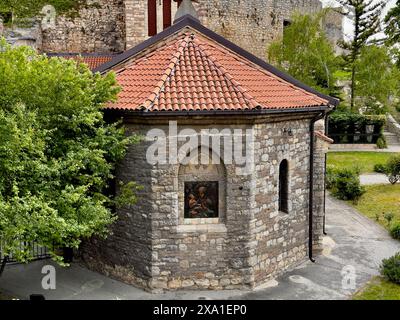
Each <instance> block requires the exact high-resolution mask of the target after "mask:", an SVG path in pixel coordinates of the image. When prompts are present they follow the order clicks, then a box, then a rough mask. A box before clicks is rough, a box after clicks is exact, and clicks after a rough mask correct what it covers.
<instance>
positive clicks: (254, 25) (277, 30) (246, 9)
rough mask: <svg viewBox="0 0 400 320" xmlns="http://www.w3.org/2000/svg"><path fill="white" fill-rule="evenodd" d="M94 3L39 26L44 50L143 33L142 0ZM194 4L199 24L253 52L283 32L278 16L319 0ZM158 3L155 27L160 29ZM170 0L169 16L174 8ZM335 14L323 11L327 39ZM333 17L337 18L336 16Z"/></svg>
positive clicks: (112, 46) (132, 38)
mask: <svg viewBox="0 0 400 320" xmlns="http://www.w3.org/2000/svg"><path fill="white" fill-rule="evenodd" d="M88 3H89V4H93V3H97V4H98V6H95V7H90V8H83V9H82V10H81V11H80V12H79V17H78V18H75V19H68V18H66V17H63V16H59V17H58V18H57V21H56V26H55V27H54V28H49V29H46V30H44V31H43V46H42V49H43V51H45V52H120V51H123V50H125V49H129V48H131V47H133V46H135V45H137V44H139V43H141V42H143V41H144V40H146V39H148V27H147V24H148V23H147V21H148V19H147V0H112V1H106V0H88ZM194 5H195V7H196V9H197V11H198V13H199V17H200V20H201V22H202V24H203V25H205V26H206V27H208V28H209V29H211V30H213V31H215V32H216V33H218V34H220V35H222V36H224V37H225V38H227V39H228V40H231V41H232V42H234V43H235V44H237V45H239V46H240V47H242V48H244V49H246V50H248V51H250V52H251V53H253V54H255V55H257V56H258V57H261V58H265V57H266V51H267V47H268V45H269V44H270V43H271V42H272V41H274V40H276V39H278V38H280V37H281V36H282V34H283V29H284V21H289V20H290V17H291V15H292V13H293V12H295V11H298V12H301V13H314V12H318V11H319V10H321V8H322V5H321V3H320V1H319V0H290V1H277V0H197V1H196V2H194ZM161 8H162V4H161V3H159V5H158V13H157V20H158V31H161V30H162V27H161V26H162V11H161ZM176 10H177V8H176V3H175V2H173V7H172V17H174V15H175V13H176ZM339 20H340V17H339V16H338V15H335V14H331V15H329V16H328V18H327V21H326V25H327V27H326V29H327V31H328V35H329V36H330V37H331V38H332V39H331V41H332V42H333V43H335V42H337V39H338V37H339V38H340V32H341V30H340V26H341V24H340V21H339ZM338 21H339V22H338Z"/></svg>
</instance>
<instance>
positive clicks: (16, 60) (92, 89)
mask: <svg viewBox="0 0 400 320" xmlns="http://www.w3.org/2000/svg"><path fill="white" fill-rule="evenodd" d="M0 74H1V77H0V135H1V139H0V241H1V243H2V249H3V252H2V253H3V254H4V255H12V256H13V257H15V258H16V259H18V260H19V261H22V262H24V261H29V259H30V258H31V253H30V252H29V250H21V247H20V245H21V243H23V242H31V241H36V242H38V243H39V244H40V245H43V246H47V247H48V248H49V249H50V250H52V251H51V253H52V255H53V257H54V258H55V259H56V260H57V261H61V260H60V259H61V258H60V257H59V254H60V252H59V251H58V250H57V249H58V248H63V247H71V248H77V247H78V246H79V244H80V242H81V240H82V239H83V238H88V237H90V236H92V235H98V236H106V235H107V233H108V228H107V227H108V226H109V225H110V224H111V223H112V222H113V221H114V220H115V219H116V216H115V214H114V213H113V207H114V206H115V205H117V204H119V205H127V204H131V203H134V202H135V201H136V196H135V191H136V190H137V189H138V188H139V187H138V186H137V185H136V184H135V183H134V182H129V183H127V184H125V185H124V186H122V187H121V193H120V196H119V197H114V196H113V193H112V192H111V191H110V190H109V186H110V182H111V181H112V180H113V179H114V176H113V172H114V169H115V166H116V163H117V162H118V161H119V160H120V159H122V158H123V157H124V155H125V152H126V149H127V147H128V145H129V144H130V143H134V142H136V141H137V140H138V138H137V137H136V136H132V137H127V136H126V135H125V132H124V128H123V127H122V126H121V125H120V124H117V123H114V124H109V123H106V122H105V121H104V120H103V112H102V108H103V107H104V105H105V104H106V103H107V102H109V101H113V100H114V99H115V98H116V94H117V92H118V90H119V88H118V87H117V85H116V81H115V78H114V75H113V74H111V73H110V74H107V75H106V76H104V77H102V76H100V75H99V74H92V73H91V71H90V70H89V69H88V67H87V66H85V65H84V64H77V63H76V62H73V61H67V60H64V59H59V58H48V57H46V56H43V55H38V54H37V53H35V52H34V51H33V50H31V49H29V48H26V47H19V48H11V47H10V46H8V45H7V44H6V43H5V41H1V42H0ZM53 246H54V247H53ZM53 248H54V250H53Z"/></svg>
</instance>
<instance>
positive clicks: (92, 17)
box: [42, 0, 125, 53]
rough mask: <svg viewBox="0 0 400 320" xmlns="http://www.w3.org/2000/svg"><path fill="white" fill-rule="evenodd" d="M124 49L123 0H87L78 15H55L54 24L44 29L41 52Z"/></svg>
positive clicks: (84, 51)
mask: <svg viewBox="0 0 400 320" xmlns="http://www.w3.org/2000/svg"><path fill="white" fill-rule="evenodd" d="M124 50H125V10H124V0H87V6H85V7H82V8H81V9H80V11H79V13H78V16H77V17H71V18H69V17H68V16H63V15H58V16H57V19H56V24H55V26H52V27H49V28H46V29H44V30H43V44H42V51H43V52H79V53H87V52H96V53H105V52H122V51H124Z"/></svg>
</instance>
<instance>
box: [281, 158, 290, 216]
mask: <svg viewBox="0 0 400 320" xmlns="http://www.w3.org/2000/svg"><path fill="white" fill-rule="evenodd" d="M288 203H289V163H288V161H287V160H283V161H282V162H281V164H280V165H279V211H281V212H285V213H289V205H288Z"/></svg>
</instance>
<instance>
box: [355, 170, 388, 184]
mask: <svg viewBox="0 0 400 320" xmlns="http://www.w3.org/2000/svg"><path fill="white" fill-rule="evenodd" d="M360 183H361V185H363V186H369V185H374V184H390V182H389V179H388V177H387V176H386V175H384V174H381V173H368V174H362V175H360Z"/></svg>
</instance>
